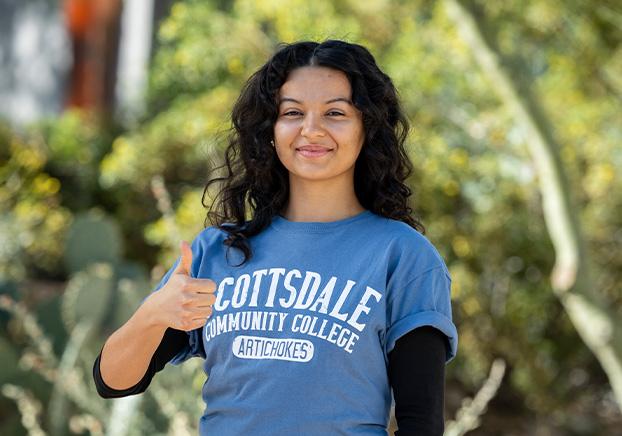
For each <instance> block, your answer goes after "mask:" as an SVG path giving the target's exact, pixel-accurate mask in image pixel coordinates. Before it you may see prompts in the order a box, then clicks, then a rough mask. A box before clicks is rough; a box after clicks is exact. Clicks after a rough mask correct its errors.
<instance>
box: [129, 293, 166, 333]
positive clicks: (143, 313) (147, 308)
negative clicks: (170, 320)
mask: <svg viewBox="0 0 622 436" xmlns="http://www.w3.org/2000/svg"><path fill="white" fill-rule="evenodd" d="M154 295H155V294H152V295H150V296H149V297H147V299H146V300H145V301H144V302H143V304H141V305H140V307H139V308H138V309H137V310H136V312H134V315H133V316H132V318H131V320H132V321H133V322H135V323H136V324H139V325H140V328H141V329H149V330H155V331H161V332H162V334H164V331H166V328H167V327H168V326H167V325H166V323H165V322H164V320H163V317H162V316H161V315H160V314H159V312H158V310H157V304H155V301H154V299H153V297H154Z"/></svg>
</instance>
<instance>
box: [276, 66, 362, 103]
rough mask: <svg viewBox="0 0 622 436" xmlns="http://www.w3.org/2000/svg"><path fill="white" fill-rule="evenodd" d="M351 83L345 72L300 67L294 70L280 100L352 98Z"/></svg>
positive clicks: (284, 86) (280, 95) (280, 93)
mask: <svg viewBox="0 0 622 436" xmlns="http://www.w3.org/2000/svg"><path fill="white" fill-rule="evenodd" d="M351 92H352V89H351V87H350V81H349V80H348V77H347V76H346V75H345V73H344V72H342V71H339V70H334V69H332V68H327V67H300V68H296V69H295V70H292V71H291V72H290V73H289V75H288V76H287V80H286V81H285V83H284V84H283V86H281V89H280V90H279V98H282V97H290V98H295V99H296V100H302V101H314V100H321V101H325V100H328V99H330V98H334V97H345V98H350V97H351Z"/></svg>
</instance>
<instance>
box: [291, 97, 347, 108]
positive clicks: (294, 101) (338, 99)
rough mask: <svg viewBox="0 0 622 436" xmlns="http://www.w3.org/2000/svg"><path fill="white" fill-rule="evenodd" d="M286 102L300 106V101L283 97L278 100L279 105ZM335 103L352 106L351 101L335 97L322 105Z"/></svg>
mask: <svg viewBox="0 0 622 436" xmlns="http://www.w3.org/2000/svg"><path fill="white" fill-rule="evenodd" d="M286 101H291V102H293V103H298V104H302V102H301V101H300V100H296V99H295V98H291V97H283V98H282V99H280V100H279V105H280V104H281V103H284V102H286ZM337 101H343V102H345V103H348V104H349V105H351V106H353V104H352V100H350V99H349V98H345V97H335V98H331V99H330V100H326V101H325V102H324V104H329V103H335V102H337Z"/></svg>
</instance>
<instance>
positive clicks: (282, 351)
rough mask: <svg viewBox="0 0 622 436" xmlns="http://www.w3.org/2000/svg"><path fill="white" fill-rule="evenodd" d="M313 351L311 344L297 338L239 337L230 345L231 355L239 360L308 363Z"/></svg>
mask: <svg viewBox="0 0 622 436" xmlns="http://www.w3.org/2000/svg"><path fill="white" fill-rule="evenodd" d="M314 350H315V347H314V346H313V342H311V341H309V340H307V339H297V338H266V337H263V336H247V335H239V336H236V337H235V338H234V339H233V342H232V343H231V351H232V352H233V355H234V356H235V357H238V358H240V359H270V360H287V361H290V362H308V361H310V360H311V359H312V358H313V354H314Z"/></svg>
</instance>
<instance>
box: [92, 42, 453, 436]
mask: <svg viewBox="0 0 622 436" xmlns="http://www.w3.org/2000/svg"><path fill="white" fill-rule="evenodd" d="M232 121H233V127H234V129H233V133H232V135H231V139H230V143H229V146H228V149H227V151H226V164H225V165H226V167H227V170H228V173H227V175H226V176H225V177H222V178H219V179H213V180H211V181H210V182H208V185H207V186H206V191H205V192H207V187H209V186H210V184H211V183H213V182H223V186H222V189H221V190H220V191H219V195H218V196H217V198H216V201H215V203H214V204H215V205H216V212H214V211H211V210H210V212H208V218H210V220H212V222H214V223H215V224H214V225H210V226H208V227H206V228H205V229H204V230H203V231H201V232H200V233H199V234H198V235H197V236H196V238H195V239H194V240H193V241H192V244H191V246H189V245H188V244H187V243H185V242H182V243H181V244H180V249H181V256H180V258H179V259H178V260H177V261H176V262H175V264H174V265H173V266H172V267H171V268H170V269H169V271H168V272H167V273H166V275H165V276H164V277H163V278H162V280H161V282H160V283H159V284H158V286H157V287H156V290H155V291H156V292H153V293H151V294H150V296H149V297H147V298H146V299H145V300H144V302H143V303H142V305H141V306H140V307H139V308H138V309H137V311H136V312H135V314H134V315H133V316H132V317H131V318H130V319H129V320H128V321H127V323H126V324H124V325H123V326H122V327H121V328H119V330H117V331H116V332H115V333H114V334H112V335H111V336H110V338H109V339H108V340H107V341H106V343H105V345H104V347H103V348H102V351H101V353H100V355H99V356H98V358H97V360H96V361H95V364H94V368H93V375H94V378H95V383H96V385H97V388H98V392H99V393H100V395H101V396H103V397H106V398H112V397H119V396H125V395H132V394H137V393H140V392H143V391H144V390H145V389H146V388H147V386H148V385H149V383H150V381H151V379H152V377H153V376H154V374H155V373H156V372H158V371H160V370H161V369H162V368H163V367H164V366H165V364H166V363H167V362H171V363H173V364H180V363H181V362H183V361H185V360H186V359H188V358H190V357H192V356H200V357H202V358H203V359H205V363H204V369H205V373H206V375H208V376H209V378H208V379H207V381H206V382H205V384H204V386H203V391H202V395H203V399H204V401H205V403H206V409H205V412H204V414H203V416H202V417H201V419H200V423H199V427H200V433H201V434H202V435H205V434H210V435H212V434H213V435H219V436H222V435H292V434H303V435H332V434H343V435H355V434H356V435H386V434H387V424H388V418H389V410H390V406H391V402H392V396H393V397H394V400H395V414H396V419H397V423H398V427H399V430H398V431H397V432H396V434H397V435H402V436H405V435H441V434H442V433H443V405H444V368H445V364H446V362H448V361H449V360H451V359H452V358H453V357H454V356H455V353H456V349H457V332H456V328H455V325H454V324H453V322H452V316H451V303H450V288H451V278H450V276H449V272H448V270H447V267H446V265H445V262H444V261H443V259H442V258H441V256H440V255H439V253H438V251H437V250H436V249H435V248H434V246H433V245H432V244H431V243H430V242H429V241H428V239H427V238H426V237H424V236H423V235H422V232H423V231H424V228H423V226H422V225H421V224H420V223H419V222H418V221H417V220H416V219H415V218H414V217H413V216H412V210H411V208H410V207H409V206H408V197H409V196H410V195H411V192H410V190H409V188H408V187H407V186H406V185H405V184H404V181H405V180H406V178H407V177H408V175H409V174H410V173H411V171H412V164H411V163H410V162H409V160H408V157H407V154H406V151H405V149H404V141H405V139H406V136H407V132H408V123H407V120H406V118H405V117H404V115H403V113H402V110H401V109H400V105H399V101H398V98H397V93H396V90H395V88H394V86H393V84H392V82H391V80H390V78H389V77H388V76H387V75H386V74H384V73H383V72H382V71H380V69H379V68H378V66H377V65H376V62H375V60H374V58H373V56H372V55H371V54H370V53H369V51H368V50H367V49H365V48H364V47H362V46H360V45H357V44H350V43H347V42H343V41H338V40H327V41H324V42H322V43H317V42H298V43H294V44H289V45H283V46H282V47H281V48H280V49H279V50H278V51H277V52H276V53H275V54H274V55H273V57H272V58H271V59H270V60H269V61H268V62H267V63H266V64H265V65H264V66H262V67H261V68H260V69H259V70H258V71H257V72H256V73H254V74H253V75H252V76H251V77H250V79H249V80H248V82H247V83H246V85H245V87H244V89H243V91H242V93H241V95H240V97H239V99H238V100H237V102H236V104H235V106H234V108H233V113H232ZM248 217H250V219H247V218H248ZM392 394H393V395H392Z"/></svg>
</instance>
